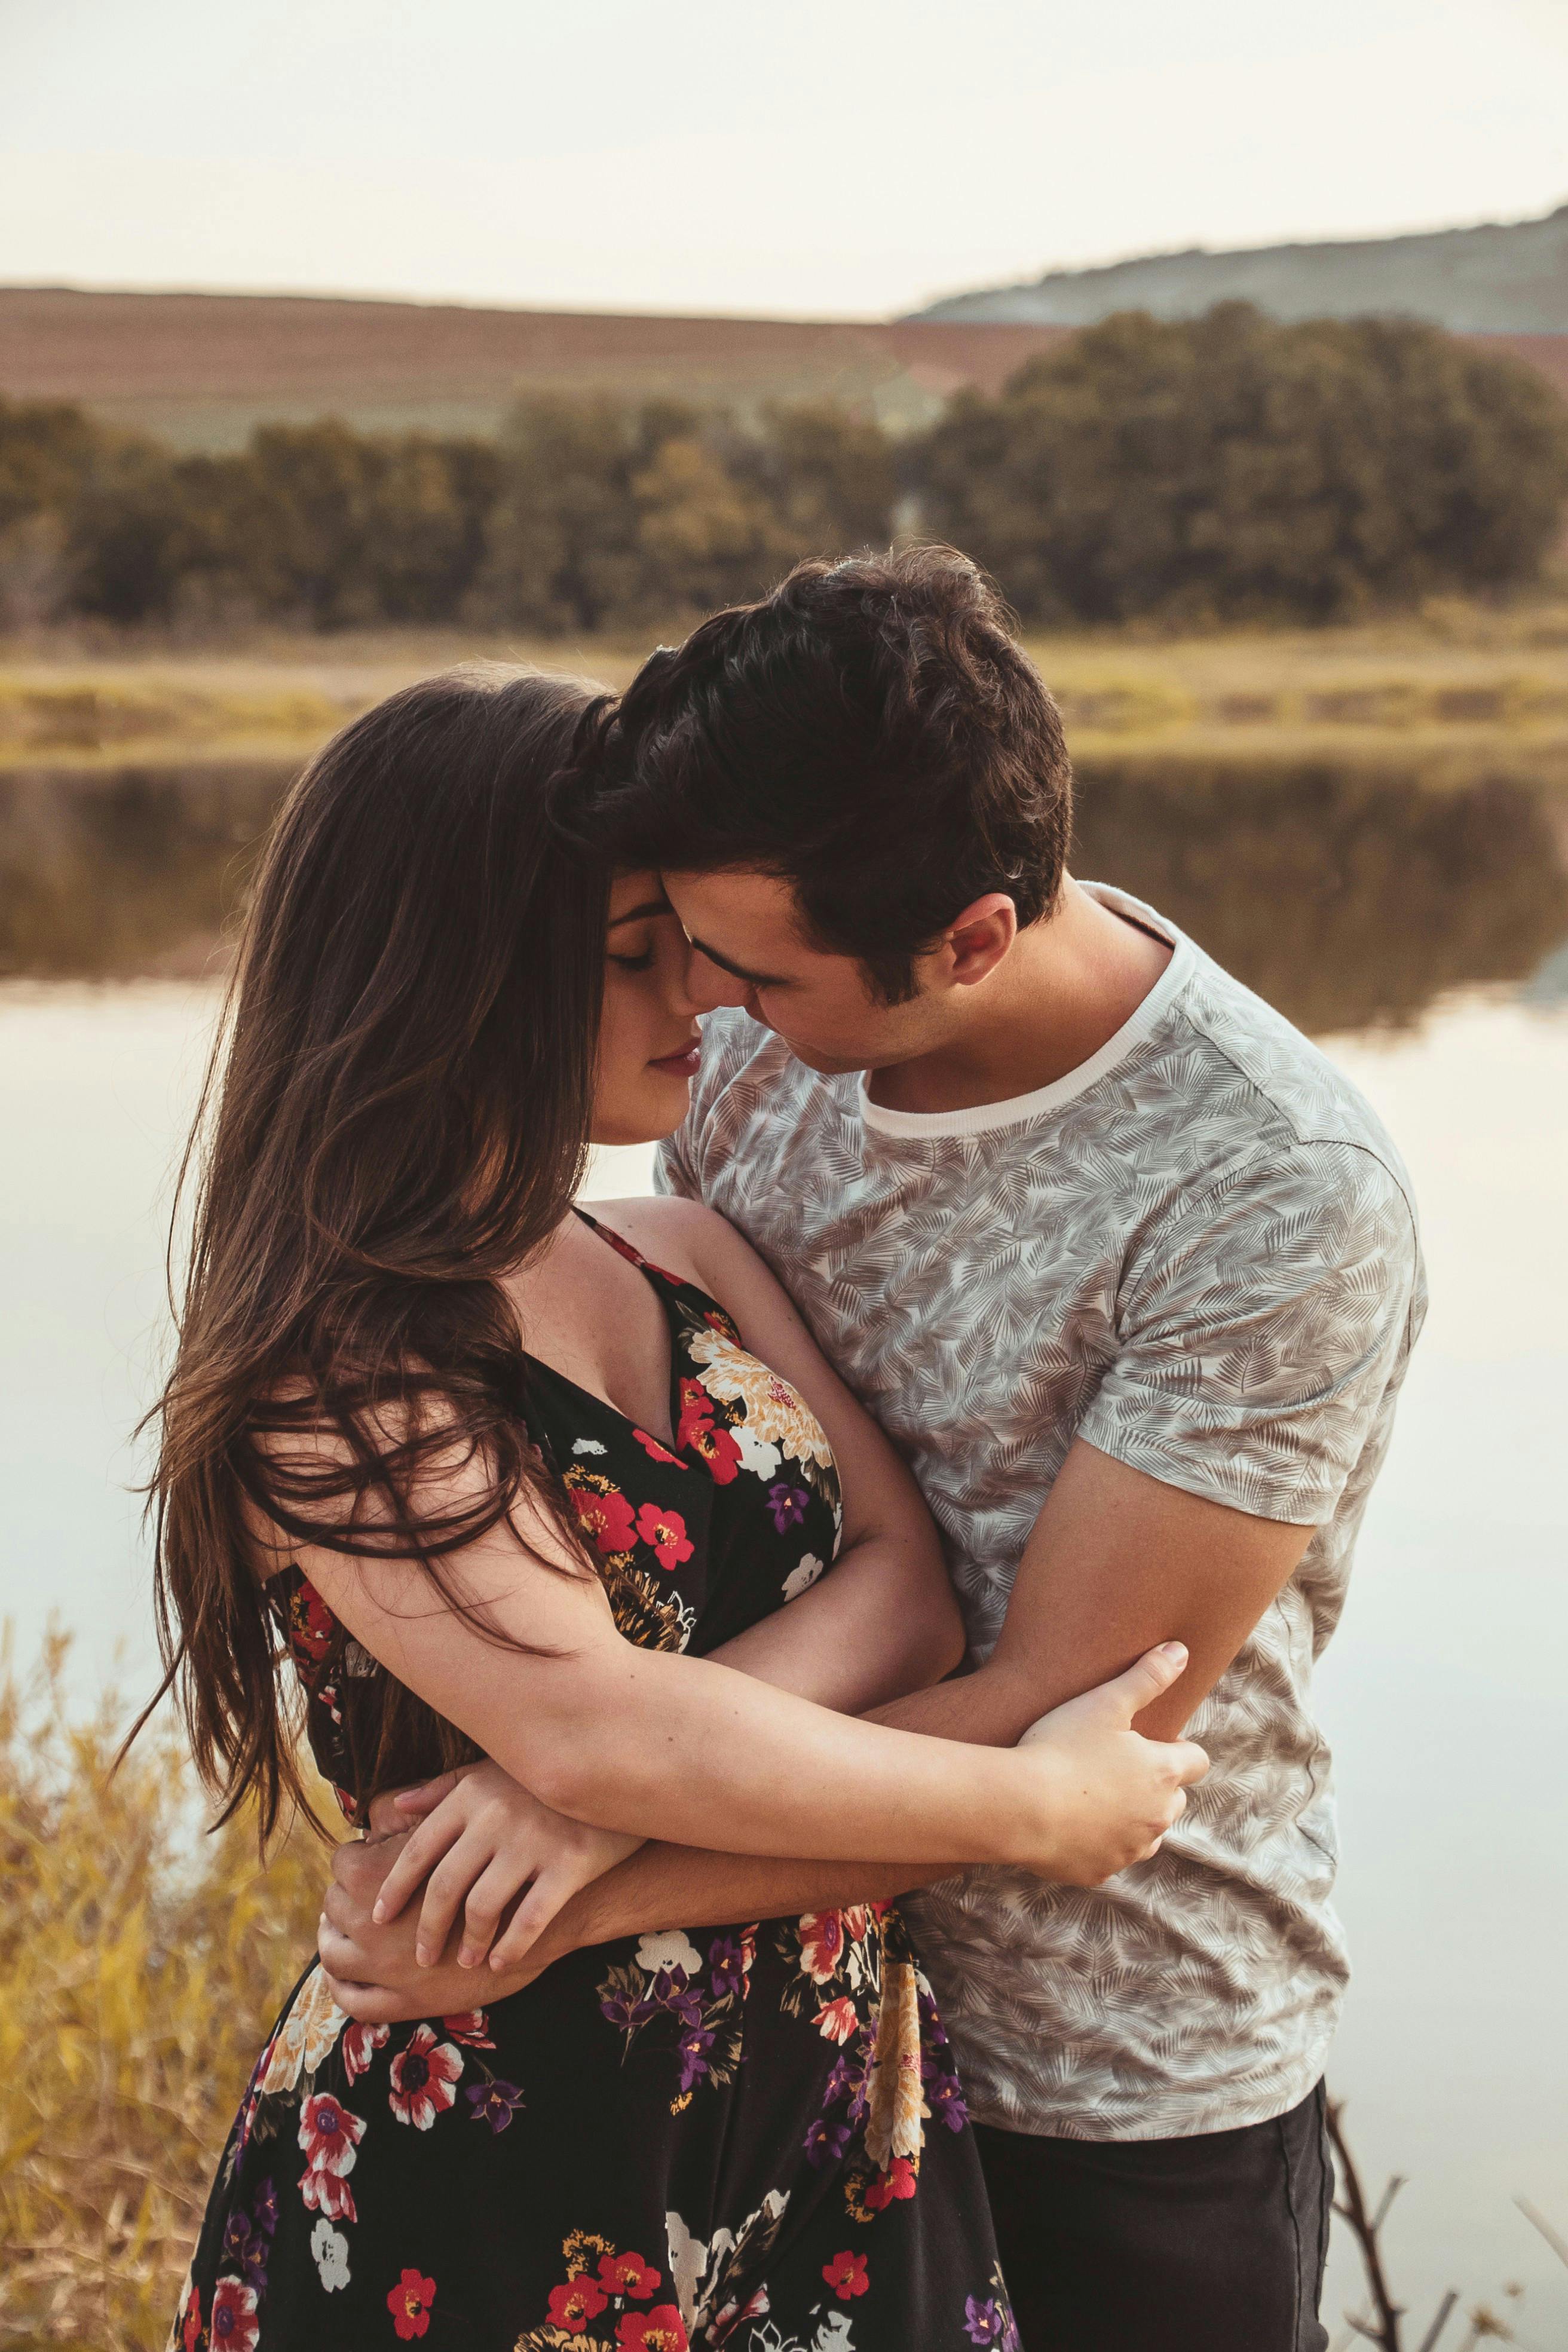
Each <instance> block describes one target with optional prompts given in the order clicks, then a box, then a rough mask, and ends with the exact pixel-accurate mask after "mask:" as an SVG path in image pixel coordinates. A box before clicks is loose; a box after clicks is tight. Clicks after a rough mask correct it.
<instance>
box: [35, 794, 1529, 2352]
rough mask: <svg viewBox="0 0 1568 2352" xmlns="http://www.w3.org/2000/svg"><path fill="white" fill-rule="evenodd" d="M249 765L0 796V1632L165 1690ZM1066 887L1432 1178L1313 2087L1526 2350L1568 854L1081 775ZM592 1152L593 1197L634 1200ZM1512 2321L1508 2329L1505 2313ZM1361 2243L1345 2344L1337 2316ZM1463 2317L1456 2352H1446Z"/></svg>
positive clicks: (1360, 1624)
mask: <svg viewBox="0 0 1568 2352" xmlns="http://www.w3.org/2000/svg"><path fill="white" fill-rule="evenodd" d="M283 781H284V778H283V775H282V773H281V772H279V771H278V770H276V769H268V768H265V767H256V768H219V767H213V768H208V769H205V770H204V769H192V770H184V771H126V772H122V773H121V774H118V775H110V776H103V775H89V774H86V773H83V774H79V775H72V774H69V773H62V772H44V771H38V772H24V773H14V774H12V775H11V776H9V777H7V778H5V779H0V1136H3V1138H4V1139H5V1158H4V1163H3V1170H0V1300H3V1302H4V1304H3V1307H0V1316H3V1331H0V1476H3V1478H4V1483H5V1492H6V1495H7V1498H8V1508H7V1513H6V1536H5V1544H4V1547H3V1551H0V1616H5V1617H7V1618H8V1619H9V1620H10V1621H11V1624H12V1627H13V1639H14V1644H15V1654H16V1657H17V1658H18V1659H19V1660H22V1661H26V1659H28V1658H29V1657H30V1656H31V1655H32V1654H35V1652H36V1651H37V1645H38V1643H39V1640H40V1638H41V1635H42V1633H43V1631H44V1629H45V1626H46V1624H47V1622H49V1621H50V1620H51V1619H53V1620H54V1621H56V1622H59V1623H60V1624H62V1625H64V1626H65V1627H67V1628H68V1630H69V1631H70V1632H71V1633H73V1635H74V1637H75V1650H74V1658H73V1665H72V1678H73V1684H74V1685H75V1687H76V1688H77V1689H79V1691H82V1692H84V1693H85V1692H86V1691H88V1690H89V1689H90V1688H92V1687H94V1686H96V1685H97V1683H98V1682H99V1681H100V1680H101V1679H102V1678H103V1677H104V1676H105V1675H109V1674H110V1673H111V1672H112V1671H115V1670H116V1660H117V1658H118V1661H119V1664H118V1671H119V1673H120V1674H121V1677H122V1679H123V1680H124V1681H125V1682H126V1683H127V1685H129V1686H131V1687H133V1688H135V1689H141V1688H142V1686H143V1685H144V1684H145V1681H146V1677H147V1675H148V1672H149V1669H150V1664H151V1658H152V1650H151V1643H150V1634H149V1625H148V1601H147V1570H146V1554H145V1549H144V1544H143V1541H142V1535H141V1532H140V1528H139V1517H138V1505H137V1502H136V1500H135V1497H134V1496H133V1495H132V1493H131V1492H130V1491H129V1488H130V1487H131V1486H132V1482H133V1480H134V1478H135V1476H136V1475H137V1461H138V1457H137V1454H136V1452H135V1449H134V1447H133V1446H132V1443H131V1439H130V1432H131V1430H132V1425H133V1423H134V1422H135V1419H136V1416H137V1413H138V1412H139V1411H140V1410H141V1409H142V1408H143V1407H144V1405H145V1404H146V1402H148V1400H149V1398H150V1397H151V1395H152V1393H153V1387H154V1383H155V1377H156V1368H157V1365H158V1362H159V1360H160V1358H161V1353H162V1349H163V1331H164V1323H163V1307H162V1265H161V1258H162V1249H163V1227H164V1223H165V1221H166V1216H167V1210H168V1201H169V1196H170V1188H171V1178H172V1171H173V1168H174V1161H175V1159H176V1156H177V1148H178V1142H179V1139H180V1137H181V1134H182V1131H183V1129H184V1123H185V1121H186V1119H187V1118H188V1116H189V1111H190V1107H191V1104H192V1102H193V1099H194V1096H195V1088H196V1087H197V1085H198V1083H199V1079H200V1075H201V1070H202V1066H203V1061H204V1057H205V1043H206V1040H207V1038H208V1035H209V1034H210V1031H211V1026H212V1024H213V1020H214V1017H215V1013H216V1003H217V994H218V991H217V983H216V981H215V979H214V978H213V976H212V975H213V971H214V968H215V965H214V959H215V950H216V946H217V943H218V942H219V941H220V939H221V935H222V930H223V925H224V922H225V919H226V908H228V907H229V906H230V905H231V904H232V902H233V898H234V896H235V893H236V891H237V889H238V888H239V887H240V886H241V884H242V882H243V877H244V873H245V870H246V866H247V859H248V857H249V856H250V854H251V850H252V847H253V845H254V843H255V841H256V839H257V838H258V834H259V832H260V829H261V827H262V826H263V825H264V824H265V821H266V817H267V814H268V811H269V809H270V807H271V806H272V804H273V803H274V801H275V799H276V796H277V793H278V792H279V789H280V787H281V784H282V782H283ZM1079 836H1080V837H1079V850H1078V854H1077V857H1076V861H1075V862H1076V865H1077V868H1078V870H1079V872H1081V873H1084V874H1093V875H1099V876H1101V877H1103V878H1105V879H1107V880H1110V881H1114V882H1118V883H1121V884H1122V885H1124V886H1125V887H1129V888H1131V889H1132V890H1134V891H1136V892H1138V893H1139V894H1140V895H1142V896H1143V897H1145V898H1149V899H1151V900H1152V901H1153V903H1155V904H1156V905H1158V906H1160V907H1161V908H1163V910H1164V911H1165V912H1166V913H1167V914H1169V915H1170V916H1172V917H1173V919H1176V920H1177V921H1179V922H1181V923H1183V924H1184V926H1185V927H1186V928H1188V929H1190V930H1192V931H1193V932H1194V935H1195V936H1196V937H1197V938H1198V939H1199V940H1201V942H1202V943H1203V944H1204V945H1205V947H1207V948H1208V949H1209V950H1211V952H1213V953H1215V954H1216V955H1218V956H1219V957H1220V958H1221V960H1222V961H1225V962H1226V963H1227V964H1228V965H1229V966H1230V967H1231V968H1232V969H1233V970H1234V971H1237V972H1238V973H1239V974H1240V975H1241V976H1242V977H1243V978H1245V979H1246V980H1247V981H1248V982H1250V983H1251V984H1252V985H1253V986H1255V987H1257V988H1258V989H1259V990H1260V991H1261V992H1263V993H1264V994H1265V995H1267V996H1268V997H1269V998H1270V999H1271V1001H1273V1002H1274V1003H1278V1004H1279V1005H1280V1006H1281V1008H1282V1009H1283V1010H1284V1011H1286V1012H1287V1013H1289V1014H1290V1015H1291V1017H1292V1018H1293V1019H1295V1020H1297V1021H1299V1022H1300V1024H1302V1025H1303V1026H1304V1027H1306V1028H1308V1029H1309V1030H1310V1031H1311V1032H1312V1033H1313V1034H1315V1035H1317V1036H1318V1037H1319V1038H1320V1040H1321V1043H1322V1044H1323V1045H1324V1046H1325V1047H1326V1049H1327V1050H1328V1051H1329V1052H1330V1053H1331V1055H1333V1057H1334V1058H1335V1059H1336V1060H1337V1061H1338V1062H1340V1063H1341V1064H1342V1066H1343V1067H1344V1068H1346V1069H1347V1070H1348V1071H1350V1072H1351V1074H1352V1076H1354V1077H1355V1078H1356V1080H1357V1081H1358V1083H1359V1084H1360V1085H1361V1086H1363V1087H1364V1089H1365V1090H1366V1092H1367V1093H1368V1095H1369V1096H1370V1097H1371V1098H1372V1100H1373V1103H1374V1104H1375V1105H1376V1106H1377V1108H1378V1109H1379V1110H1380V1111H1381V1112H1382V1113H1383V1115H1384V1118H1386V1120H1387V1122H1388V1124H1389V1126H1390V1128H1391V1129H1392V1130H1393V1132H1394V1136H1395V1138H1396V1139H1397V1140H1398V1141H1399V1143H1400V1145H1401V1147H1402V1149H1403V1150H1404V1151H1405V1156H1406V1158H1407V1160H1408V1161H1409V1163H1410V1166H1411V1169H1412V1171H1413V1174H1414V1177H1415V1184H1416V1188H1417V1192H1418V1194H1419V1196H1420V1200H1421V1203H1422V1211H1423V1217H1424V1223H1425V1231H1426V1247H1427V1252H1428V1257H1429V1261H1430V1270H1431V1282H1432V1309H1431V1315H1430V1318H1429V1321H1428V1324H1427V1327H1426V1334H1425V1336H1424V1338H1423V1339H1422V1342H1421V1345H1420V1348H1419V1349H1418V1350H1417V1353H1416V1357H1415V1364H1414V1367H1413V1370H1412V1372H1411V1375H1410V1379H1409V1382H1408V1385H1407V1388H1406V1391H1405V1397H1404V1400H1403V1402H1402V1405H1401V1409H1400V1419H1399V1426H1398V1431H1397V1434H1396V1438H1395V1442H1394V1448H1393V1452H1392V1454H1391V1456H1390V1459H1389V1462H1388V1465H1387V1467H1386V1469H1385V1471H1384V1475H1383V1478H1382V1480H1381V1483H1380V1485H1379V1486H1378V1488H1377V1491H1376V1494H1375V1496H1374V1497H1373V1505H1372V1508H1371V1511H1370V1513H1369V1516H1368V1519H1367V1524H1366V1528H1365V1533H1364V1535H1363V1540H1362V1546H1361V1552H1360V1557H1359V1561H1358V1566H1357V1571H1356V1575H1355V1579H1354V1581H1353V1584H1352V1598H1351V1602H1350V1606H1349V1609H1348V1611H1347V1613H1346V1617H1345V1622H1344V1624H1343V1626H1342V1630H1341V1632H1340V1633H1339V1634H1338V1636H1337V1638H1336V1640H1335V1642H1334V1643H1333V1644H1332V1646H1331V1649H1330V1651H1329V1653H1328V1654H1327V1656H1326V1658H1325V1660H1324V1662H1323V1664H1322V1667H1321V1671H1320V1679H1319V1701H1320V1706H1321V1713H1322V1715H1323V1717H1324V1720H1325V1722H1326V1724H1327V1726H1328V1727H1329V1730H1330V1733H1331V1738H1332V1739H1333V1743H1334V1747H1335V1750H1336V1755H1337V1759H1338V1765H1337V1769H1338V1781H1339V1788H1340V1796H1341V1806H1342V1823H1343V1836H1344V1849H1345V1861H1344V1869H1343V1874H1342V1881H1341V1907H1342V1912H1343V1914H1344V1916H1345V1919H1346V1922H1347V1925H1348V1927H1349V1930H1350V1935H1351V1938H1352V1948H1353V1951H1354V1956H1355V1961H1356V1969H1357V1974H1356V1980H1355V1984H1354V1988H1353V1990H1352V1995H1351V1999H1350V2002H1349V2006H1348V2009H1347V2012H1346V2017H1345V2021H1344V2026H1343V2030H1342V2035H1341V2038H1340V2042H1339V2044H1338V2047H1337V2050H1336V2053H1335V2057H1334V2062H1333V2066H1332V2071H1331V2081H1332V2084H1333V2086H1334V2088H1335V2089H1336V2090H1337V2092H1338V2093H1339V2094H1340V2095H1342V2096H1343V2097H1344V2098H1346V2099H1347V2100H1348V2102H1349V2105H1348V2110H1347V2118H1348V2125H1349V2128H1350V2132H1351V2136H1352V2142H1353V2144H1354V2146H1355V2147H1356V2148H1357V2150H1358V2152H1359V2154H1360V2156H1361V2157H1362V2158H1363V2163H1364V2166H1365V2169H1366V2171H1367V2173H1368V2175H1369V2176H1370V2178H1371V2179H1372V2182H1373V2187H1374V2189H1375V2188H1380V2187H1381V2184H1382V2180H1383V2178H1384V2175H1385V2174H1387V2173H1388V2172H1391V2171H1397V2172H1399V2173H1402V2174H1405V2175H1407V2176H1408V2185H1407V2186H1406V2187H1405V2189H1404V2190H1403V2191H1402V2192H1401V2195H1400V2197H1399V2200H1398V2201H1397V2202H1396V2204H1395V2205H1394V2210H1393V2216H1392V2219H1391V2221H1390V2223H1389V2226H1388V2230H1387V2233H1386V2235H1387V2246H1388V2255H1389V2262H1390V2267H1391V2270H1392V2273H1393V2276H1394V2284H1395V2289H1396V2292H1397V2293H1398V2294H1400V2295H1401V2296H1402V2297H1403V2298H1404V2299H1405V2300H1407V2301H1408V2302H1409V2304H1410V2305H1411V2306H1412V2312H1413V2321H1414V2323H1415V2324H1414V2326H1413V2334H1412V2338H1411V2340H1412V2344H1413V2345H1419V2343H1420V2341H1421V2336H1422V2334H1423V2333H1424V2331H1425V2327H1426V2320H1427V2318H1428V2317H1429V2315H1430V2314H1431V2312H1432V2310H1433V2309H1434V2307H1435V2306H1436V2302H1437V2300H1438V2297H1439V2295H1440V2294H1441V2293H1442V2292H1443V2291H1444V2290H1445V2289H1446V2288H1447V2287H1448V2286H1450V2285H1452V2286H1454V2287H1457V2288H1458V2289H1460V2290H1461V2292H1462V2293H1463V2294H1464V2297H1465V2300H1466V2303H1467V2305H1468V2304H1470V2303H1472V2302H1474V2301H1476V2300H1478V2299H1482V2300H1486V2301H1489V2302H1490V2303H1491V2305H1493V2307H1494V2308H1496V2309H1497V2310H1498V2311H1500V2313H1502V2314H1504V2315H1509V2316H1510V2324H1512V2325H1514V2326H1516V2327H1517V2330H1518V2339H1519V2341H1520V2342H1521V2343H1522V2344H1524V2345H1526V2346H1533V2347H1538V2352H1544V2347H1547V2346H1550V2345H1552V2344H1556V2343H1560V2342H1561V2341H1562V2340H1563V2331H1564V2328H1565V2327H1568V2270H1565V2269H1564V2268H1563V2264H1562V2263H1560V2262H1558V2261H1556V2260H1555V2259H1554V2257H1553V2256H1552V2252H1550V2250H1549V2249H1548V2247H1547V2245H1546V2244H1545V2242H1543V2240H1542V2237H1541V2236H1540V2235H1539V2234H1538V2233H1537V2232H1536V2231H1534V2230H1533V2229H1532V2227H1531V2224H1530V2223H1529V2221H1527V2220H1526V2219H1525V2217H1524V2216H1523V2214H1522V2213H1521V2210H1519V2208H1518V2206H1517V2205H1516V2204H1515V2202H1514V2200H1515V2198H1516V2197H1519V2196H1522V2197H1524V2198H1526V2199H1528V2200H1530V2201H1531V2203H1532V2204H1533V2205H1534V2206H1535V2207H1536V2208H1538V2209H1539V2210H1541V2211H1542V2213H1543V2214H1544V2215H1545V2216H1546V2217H1547V2218H1548V2219H1549V2220H1550V2221H1552V2222H1554V2224H1555V2226H1556V2227H1557V2229H1558V2230H1559V2231H1562V2232H1563V2233H1565V2234H1568V2036H1565V2033H1564V2027H1563V2010H1564V2001H1563V1952H1564V1949H1565V1948H1568V1770H1565V1769H1564V1748H1565V1741H1564V1731H1565V1728H1568V1710H1565V1708H1564V1704H1563V1679H1564V1675H1565V1674H1568V1487H1565V1482H1564V1479H1563V1460H1564V1455H1565V1450H1568V1449H1565V1447H1564V1443H1563V1431H1564V1429H1568V1339H1565V1338H1564V1331H1565V1328H1568V1217H1565V1215H1564V1210H1565V1207H1568V1182H1565V1175H1568V824H1565V821H1564V803H1563V800H1562V799H1561V798H1560V797H1558V796H1554V795H1553V794H1552V793H1549V792H1547V791H1545V790H1544V789H1541V790H1537V789H1535V788H1532V787H1531V785H1530V784H1529V783H1528V782H1524V781H1521V780H1520V779H1518V778H1511V779H1510V778H1509V777H1506V776H1502V777H1492V778H1490V779H1487V780H1481V781H1478V782H1476V783H1474V784H1473V785H1470V786H1466V787H1446V788H1443V789H1440V790H1439V789H1436V788H1433V787H1429V786H1427V785H1426V784H1424V783H1423V782H1421V780H1420V779H1419V778H1414V777H1404V778H1402V777H1400V776H1397V775H1381V776H1368V775H1365V774H1362V775H1356V774H1351V773H1347V772H1340V771H1335V770H1332V769H1328V768H1312V769H1302V770H1298V771H1289V772H1274V773H1267V774H1265V773H1249V772H1239V771H1236V770H1224V769H1215V770H1208V771H1193V770H1190V769H1189V770H1184V771H1180V772H1177V771H1161V770H1158V769H1155V768H1151V767H1148V766H1143V767H1132V766H1128V767H1126V768H1122V769H1104V770H1100V771H1098V772H1093V773H1091V774H1090V775H1089V777H1088V778H1087V779H1086V780H1085V785H1084V793H1083V814H1082V817H1081V819H1080V825H1079ZM647 1161H648V1156H647V1154H646V1153H636V1152H633V1153H627V1154H618V1155H613V1156H608V1157H607V1158H606V1160H605V1161H603V1162H602V1163H601V1164H600V1165H599V1167H598V1168H597V1169H596V1170H595V1178H594V1181H593V1183H592V1185H591V1190H592V1191H593V1192H595V1193H597V1194H599V1195H601V1196H603V1195H605V1194H609V1193H613V1192H616V1191H636V1190H640V1189H642V1188H643V1187H644V1186H645V1185H646V1182H647ZM1510 2283H1512V2284H1520V2285H1522V2287H1523V2288H1524V2294H1523V2296H1522V2298H1521V2299H1520V2300H1518V2301H1517V2302H1513V2301H1509V2300H1507V2299H1506V2298H1505V2296H1504V2289H1505V2288H1506V2287H1507V2286H1508V2285H1509V2284H1510ZM1356 2296H1357V2279H1356V2273H1355V2263H1354V2255H1353V2250H1352V2248H1350V2247H1349V2246H1348V2245H1347V2244H1339V2245H1337V2247H1336V2252H1335V2255H1334V2262H1333V2270H1332V2273H1331V2293H1330V2300H1329V2305H1328V2309H1329V2311H1330V2313H1331V2315H1334V2323H1335V2326H1336V2327H1337V2328H1338V2330H1339V2335H1338V2336H1337V2337H1336V2340H1341V2339H1342V2340H1343V2341H1345V2342H1347V2343H1348V2341H1349V2338H1348V2337H1347V2336H1344V2330H1343V2326H1342V2324H1341V2322H1340V2317H1339V2315H1341V2314H1342V2312H1343V2311H1344V2309H1345V2308H1346V2306H1347V2305H1349V2306H1352V2307H1353V2306H1354V2305H1355V2302H1356ZM1464 2333H1465V2330H1464V2328H1463V2326H1461V2325H1460V2323H1459V2322H1458V2320H1456V2321H1455V2322H1454V2323H1452V2324H1451V2326H1450V2329H1449V2330H1448V2331H1447V2332H1446V2334H1445V2336H1444V2338H1443V2346H1444V2352H1448V2347H1450V2346H1458V2345H1459V2344H1462V2342H1463V2338H1464Z"/></svg>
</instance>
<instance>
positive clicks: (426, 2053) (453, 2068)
mask: <svg viewBox="0 0 1568 2352" xmlns="http://www.w3.org/2000/svg"><path fill="white" fill-rule="evenodd" d="M462 2072H463V2061H462V2055H461V2053H460V2052H458V2051H457V2050H454V2049H453V2047H452V2044H451V2043H450V2042H437V2039H436V2036H435V2035H434V2034H433V2033H432V2032H431V2031H430V2028H429V2027H428V2026H427V2025H416V2027H415V2029H414V2036H413V2039H412V2041H411V2042H409V2044H408V2047H407V2049H406V2050H400V2051H399V2052H398V2053H397V2055H396V2057H395V2059H394V2060H393V2062H392V2089H391V2091H390V2092H389V2093H388V2094H387V2096H388V2100H389V2102H390V2104H391V2107H392V2112H393V2114H394V2115H395V2116H396V2117H397V2120H398V2122H399V2123H400V2124H412V2125H413V2126H414V2128H415V2129H416V2131H428V2130H429V2128H430V2126H431V2125H432V2124H433V2123H434V2122H435V2120H436V2118H437V2116H438V2115H440V2114H441V2113H442V2111H443V2110H444V2109H445V2108H447V2107H449V2106H451V2105H452V2104H453V2102H454V2101H455V2100H456V2098H457V2095H458V2094H457V2092H456V2091H455V2090H454V2088H453V2084H455V2083H457V2082H458V2079H459V2078H460V2076H461V2074H462Z"/></svg>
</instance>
